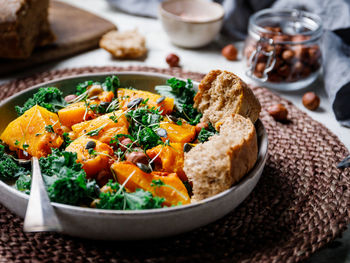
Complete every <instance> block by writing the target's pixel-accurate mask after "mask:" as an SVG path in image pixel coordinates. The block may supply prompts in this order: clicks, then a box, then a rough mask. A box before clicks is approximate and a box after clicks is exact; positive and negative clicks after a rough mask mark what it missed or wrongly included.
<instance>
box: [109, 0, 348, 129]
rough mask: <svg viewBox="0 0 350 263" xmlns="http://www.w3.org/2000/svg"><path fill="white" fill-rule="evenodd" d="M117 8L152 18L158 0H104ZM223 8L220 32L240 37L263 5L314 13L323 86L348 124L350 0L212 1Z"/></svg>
mask: <svg viewBox="0 0 350 263" xmlns="http://www.w3.org/2000/svg"><path fill="white" fill-rule="evenodd" d="M107 1H108V2H110V4H112V5H113V6H115V7H117V8H118V9H120V10H121V11H124V12H127V13H131V14H135V15H141V16H149V17H156V16H157V12H158V5H159V3H160V2H162V0H107ZM215 2H218V3H221V4H222V5H223V6H224V8H225V18H224V26H223V30H222V32H223V34H225V35H227V36H230V37H232V38H233V39H235V40H244V39H245V37H246V35H247V27H248V21H249V17H250V15H252V14H253V13H255V12H257V11H259V10H261V9H264V8H269V7H272V8H276V9H281V8H296V9H302V10H306V11H309V12H312V13H316V14H318V15H319V16H320V17H321V19H322V21H323V27H324V29H325V30H324V36H323V41H322V46H321V49H322V53H323V71H324V80H325V89H326V92H327V94H328V97H329V100H330V102H331V104H332V107H333V111H334V114H335V117H336V119H337V120H338V121H339V123H341V124H342V125H344V126H347V127H350V0H307V1H305V0H293V1H290V0H215Z"/></svg>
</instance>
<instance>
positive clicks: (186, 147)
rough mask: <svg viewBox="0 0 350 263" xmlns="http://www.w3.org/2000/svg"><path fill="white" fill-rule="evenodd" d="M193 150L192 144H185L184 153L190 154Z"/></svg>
mask: <svg viewBox="0 0 350 263" xmlns="http://www.w3.org/2000/svg"><path fill="white" fill-rule="evenodd" d="M192 148H193V146H192V145H191V144H189V143H185V144H184V152H185V153H187V152H189V151H190V150H191V149H192Z"/></svg>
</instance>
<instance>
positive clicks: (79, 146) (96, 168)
mask: <svg viewBox="0 0 350 263" xmlns="http://www.w3.org/2000/svg"><path fill="white" fill-rule="evenodd" d="M90 141H92V142H94V143H95V144H96V146H95V147H94V148H93V149H94V150H95V152H96V154H94V153H92V154H90V153H89V151H88V149H86V145H87V143H88V142H90ZM66 151H67V152H75V153H77V162H79V163H81V164H82V165H83V169H84V171H85V172H86V175H87V178H94V177H95V175H97V174H98V173H99V172H100V171H102V170H109V167H110V165H109V163H110V160H111V157H113V149H112V148H111V147H109V146H108V145H107V144H105V143H102V142H100V141H97V140H94V139H91V138H88V137H85V136H83V137H80V138H78V139H76V140H74V141H73V142H71V144H70V145H68V147H67V148H66Z"/></svg>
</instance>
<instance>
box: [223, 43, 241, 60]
mask: <svg viewBox="0 0 350 263" xmlns="http://www.w3.org/2000/svg"><path fill="white" fill-rule="evenodd" d="M237 53H238V51H237V48H236V47H235V46H234V45H232V44H230V45H227V46H225V47H224V48H223V49H222V50H221V54H222V55H223V56H224V57H225V58H226V59H228V60H236V59H237Z"/></svg>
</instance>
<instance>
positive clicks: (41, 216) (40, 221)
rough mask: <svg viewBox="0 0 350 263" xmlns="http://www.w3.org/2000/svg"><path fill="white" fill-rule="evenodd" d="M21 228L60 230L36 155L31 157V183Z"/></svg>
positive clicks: (29, 230)
mask: <svg viewBox="0 0 350 263" xmlns="http://www.w3.org/2000/svg"><path fill="white" fill-rule="evenodd" d="M23 230H24V231H25V232H42V231H57V232H59V231H61V230H62V227H61V224H60V223H59V221H58V218H57V216H56V213H55V211H54V209H53V207H52V205H51V203H50V199H49V197H48V195H47V192H46V188H45V184H44V181H43V178H42V175H41V171H40V165H39V160H38V158H36V157H32V184H31V190H30V196H29V201H28V206H27V211H26V215H25V218H24V225H23Z"/></svg>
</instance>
